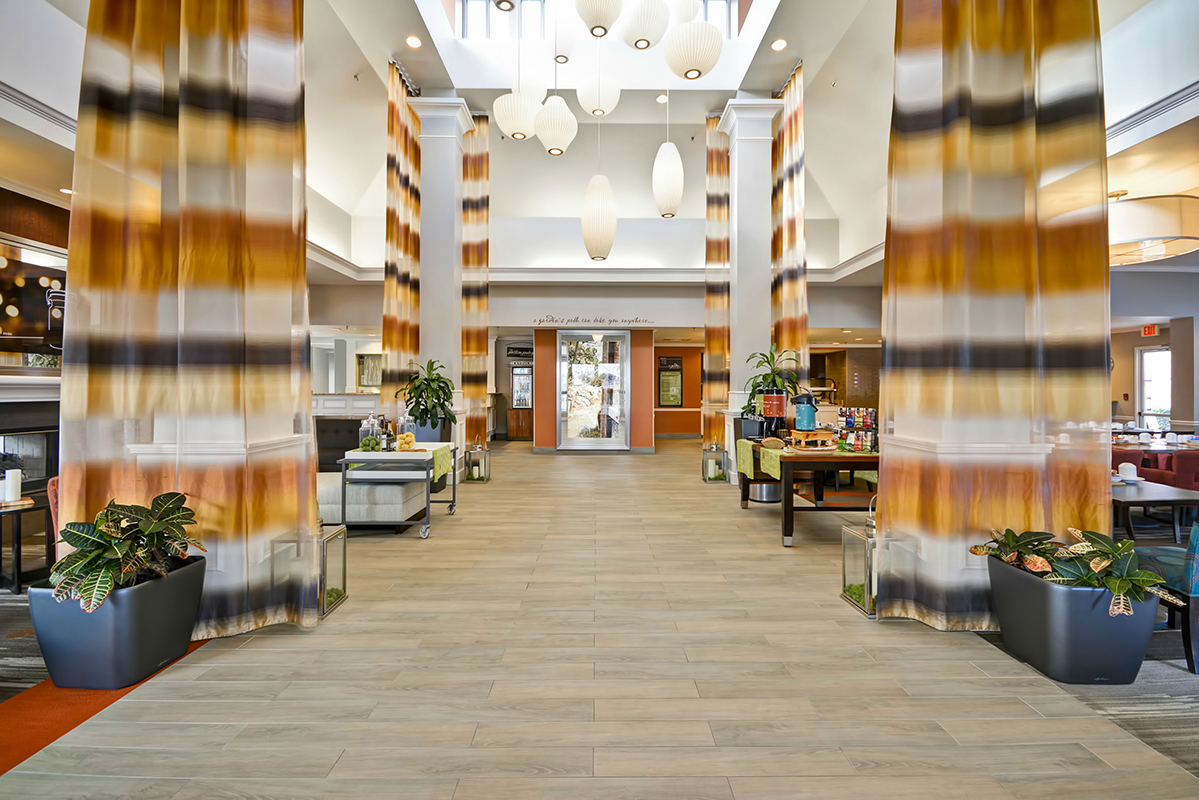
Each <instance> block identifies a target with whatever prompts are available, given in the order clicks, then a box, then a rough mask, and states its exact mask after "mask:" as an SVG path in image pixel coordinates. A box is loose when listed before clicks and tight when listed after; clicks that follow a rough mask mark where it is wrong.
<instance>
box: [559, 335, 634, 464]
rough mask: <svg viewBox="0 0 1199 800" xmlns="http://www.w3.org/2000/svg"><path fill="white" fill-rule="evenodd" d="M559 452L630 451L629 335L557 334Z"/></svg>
mask: <svg viewBox="0 0 1199 800" xmlns="http://www.w3.org/2000/svg"><path fill="white" fill-rule="evenodd" d="M558 395H559V425H558V447H559V449H572V450H596V449H598V450H604V449H607V450H627V449H628V447H629V404H628V401H629V334H628V332H627V331H620V332H616V333H612V332H594V333H593V332H589V331H559V333H558Z"/></svg>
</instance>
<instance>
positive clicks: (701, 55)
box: [662, 19, 724, 81]
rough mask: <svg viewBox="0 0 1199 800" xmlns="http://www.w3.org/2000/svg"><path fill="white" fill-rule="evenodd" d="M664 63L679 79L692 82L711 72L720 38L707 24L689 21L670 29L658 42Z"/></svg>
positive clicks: (717, 59)
mask: <svg viewBox="0 0 1199 800" xmlns="http://www.w3.org/2000/svg"><path fill="white" fill-rule="evenodd" d="M662 47H663V49H664V50H665V51H666V63H667V64H668V65H669V66H670V69H671V71H673V72H674V74H675V75H678V76H679V77H680V78H686V79H687V80H689V81H693V80H695V79H696V78H702V77H703V76H704V75H707V74H708V73H709V72H711V71H712V68H713V67H715V66H716V62H717V61H719V60H720V51H721V50H723V49H724V37H723V36H722V35H721V33H720V28H717V27H716V26H715V25H713V24H712V23H710V22H704V21H703V20H699V19H697V20H693V21H691V22H684V23H683V24H682V25H678V26H677V27H674V28H672V29H671V30H670V31H669V32H668V33H667V34H666V38H665V39H663V41H662Z"/></svg>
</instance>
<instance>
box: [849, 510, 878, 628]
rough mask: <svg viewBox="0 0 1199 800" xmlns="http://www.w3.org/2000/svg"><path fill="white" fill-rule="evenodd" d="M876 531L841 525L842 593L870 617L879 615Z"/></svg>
mask: <svg viewBox="0 0 1199 800" xmlns="http://www.w3.org/2000/svg"><path fill="white" fill-rule="evenodd" d="M874 544H875V540H874V531H873V530H867V529H864V528H851V527H849V526H848V525H845V526H842V528H841V587H842V588H841V597H842V598H844V599H845V600H846V602H848V603H849V604H850V605H852V606H854V607H855V608H857V609H858V610H859V611H861V612H862V613H863V614H865V615H866V616H867V617H869V618H870V619H874V618H875V610H876V609H875V598H874V595H875V591H876V590H877V589H878V578H877V576H876V575H875V561H874Z"/></svg>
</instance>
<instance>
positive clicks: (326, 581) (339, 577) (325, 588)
mask: <svg viewBox="0 0 1199 800" xmlns="http://www.w3.org/2000/svg"><path fill="white" fill-rule="evenodd" d="M346 539H347V536H346V526H345V525H325V526H323V527H322V528H321V535H320V537H319V539H318V540H317V544H318V546H319V547H320V549H321V553H320V554H321V580H320V601H321V603H320V609H321V617H322V618H324V617H325V616H327V615H328V614H329V612H330V611H332V610H333V609H335V608H337V607H338V606H339V605H341V604H342V603H343V602H345V599H346V596H347V595H346Z"/></svg>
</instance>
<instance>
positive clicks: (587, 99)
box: [576, 80, 620, 117]
mask: <svg viewBox="0 0 1199 800" xmlns="http://www.w3.org/2000/svg"><path fill="white" fill-rule="evenodd" d="M576 94H577V95H578V98H579V105H580V106H582V107H583V111H585V112H587V115H588V116H592V117H605V116H607V115H608V114H611V113H612V112H613V111H614V110H615V109H616V105H617V104H618V103H619V102H620V87H619V86H616V85H615V84H607V85H605V84H601V83H599V82H596V81H590V80H588V81H584V83H583V85H582V86H581V87H579V89H578V91H577V92H576Z"/></svg>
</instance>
